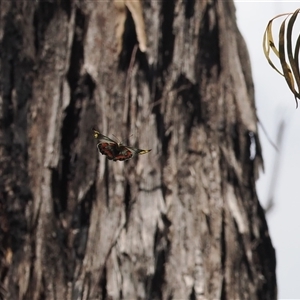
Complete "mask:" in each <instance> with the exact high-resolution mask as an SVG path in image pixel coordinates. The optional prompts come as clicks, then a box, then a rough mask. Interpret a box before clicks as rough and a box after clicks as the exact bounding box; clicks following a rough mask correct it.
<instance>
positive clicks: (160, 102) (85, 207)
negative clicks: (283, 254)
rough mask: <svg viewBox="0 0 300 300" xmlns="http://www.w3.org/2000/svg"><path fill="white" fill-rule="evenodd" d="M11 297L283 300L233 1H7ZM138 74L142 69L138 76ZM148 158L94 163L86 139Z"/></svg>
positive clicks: (2, 134)
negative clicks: (137, 5) (119, 22)
mask: <svg viewBox="0 0 300 300" xmlns="http://www.w3.org/2000/svg"><path fill="white" fill-rule="evenodd" d="M0 5H1V6H0V11H1V17H0V22H1V24H0V30H1V32H0V45H1V54H0V55H1V60H0V61H1V62H0V63H1V65H0V68H1V75H0V79H1V86H0V88H1V90H0V95H1V98H0V101H1V103H0V107H1V110H0V124H1V128H0V141H1V145H0V153H1V154H0V155H1V156H0V174H1V182H0V197H1V199H0V210H1V212H0V230H1V231H0V242H1V257H2V258H1V268H0V271H1V273H0V274H1V282H2V284H3V287H4V288H5V290H6V293H5V297H6V298H7V299H34V300H37V299H47V300H48V299H275V298H276V277H275V266H276V261H275V251H274V248H273V247H272V244H271V240H270V237H269V234H268V227H267V224H266V221H265V216H264V212H263V210H262V208H261V206H260V204H259V201H258V198H257V195H256V190H255V180H256V178H257V171H258V168H259V166H261V164H262V159H261V150H260V144H259V139H258V132H257V118H256V112H255V104H254V93H253V84H252V79H251V70H250V64H249V58H248V54H247V50H246V46H245V44H244V41H243V39H242V37H241V35H240V33H239V31H238V29H237V26H236V21H235V10H234V6H233V2H232V1H193V0H188V1H143V2H142V7H143V14H144V20H145V28H146V34H147V40H148V43H147V46H148V47H147V52H146V53H142V52H140V51H139V50H138V51H137V53H136V55H132V53H133V52H134V47H135V45H136V44H137V39H136V35H135V26H134V22H133V20H132V17H131V15H130V13H129V11H127V19H126V24H125V32H124V34H123V41H122V51H121V53H120V54H118V41H117V40H116V38H115V18H116V9H115V7H114V5H113V3H112V2H110V1H83V0H82V1H79V0H78V1H11V2H9V1H4V0H1V1H0ZM130 61H132V62H133V65H132V68H131V67H130ZM93 126H96V127H97V128H98V129H99V130H100V132H102V133H103V134H105V135H108V136H110V137H113V136H112V135H115V136H117V137H118V138H119V139H120V140H122V141H123V142H124V143H127V144H129V145H131V146H137V147H139V148H143V149H148V148H149V149H150V148H152V151H151V152H150V153H149V154H146V155H143V156H140V157H138V158H137V159H132V160H130V161H128V162H112V161H107V160H106V159H105V157H104V156H102V155H99V153H98V152H97V149H96V141H95V140H94V138H93V135H92V131H91V128H92V127H93Z"/></svg>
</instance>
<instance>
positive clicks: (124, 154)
mask: <svg viewBox="0 0 300 300" xmlns="http://www.w3.org/2000/svg"><path fill="white" fill-rule="evenodd" d="M93 132H94V138H95V139H97V140H98V144H97V148H98V150H99V152H100V153H101V154H103V155H106V156H107V158H108V159H109V160H113V161H117V160H121V161H123V160H128V159H131V158H132V157H134V156H137V155H141V154H146V153H148V152H150V151H151V150H152V149H150V150H142V149H137V148H133V147H129V146H125V145H123V144H122V143H117V142H115V141H114V140H112V139H110V138H109V137H107V136H105V135H103V134H101V133H100V132H99V131H98V130H96V129H94V128H93Z"/></svg>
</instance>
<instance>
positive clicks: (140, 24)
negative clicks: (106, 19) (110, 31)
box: [114, 0, 147, 53]
mask: <svg viewBox="0 0 300 300" xmlns="http://www.w3.org/2000/svg"><path fill="white" fill-rule="evenodd" d="M114 4H115V7H116V9H117V12H118V15H117V19H116V24H117V25H116V26H117V28H116V38H117V44H118V53H120V52H121V51H122V36H123V33H124V26H125V21H126V17H127V14H126V7H127V8H128V10H129V11H130V13H131V15H132V19H133V21H134V25H135V31H136V36H137V40H138V42H139V48H140V50H141V51H142V52H146V50H147V36H146V30H145V22H144V17H143V10H142V5H141V1H140V0H114Z"/></svg>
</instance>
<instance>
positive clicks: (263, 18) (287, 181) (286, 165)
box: [235, 0, 300, 299]
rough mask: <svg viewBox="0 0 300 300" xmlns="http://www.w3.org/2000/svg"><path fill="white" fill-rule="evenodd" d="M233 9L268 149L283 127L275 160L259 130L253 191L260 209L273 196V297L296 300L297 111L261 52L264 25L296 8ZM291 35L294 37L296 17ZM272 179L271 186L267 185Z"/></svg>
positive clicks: (254, 4)
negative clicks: (260, 168)
mask: <svg viewBox="0 0 300 300" xmlns="http://www.w3.org/2000/svg"><path fill="white" fill-rule="evenodd" d="M235 5H236V10H237V21H238V26H239V29H240V31H241V32H242V35H243V36H244V38H245V40H246V43H247V46H248V50H249V53H250V59H251V65H252V75H253V80H254V85H255V97H256V107H257V113H258V117H259V120H260V122H261V123H262V124H263V126H264V127H265V129H266V131H267V133H268V136H269V138H270V139H271V140H272V141H273V142H274V143H276V139H277V132H278V127H279V125H280V123H281V122H282V121H283V122H284V124H285V130H284V135H283V140H282V148H281V149H280V155H278V153H276V150H275V149H274V147H273V146H272V144H271V143H270V141H268V138H267V136H266V134H265V133H264V132H263V130H262V127H261V126H259V133H260V140H261V144H262V148H263V157H264V165H265V171H264V173H263V172H261V174H260V178H259V180H258V181H257V190H258V195H259V199H260V201H261V203H262V205H263V207H266V205H267V203H268V198H269V195H270V193H271V194H272V192H273V196H274V198H273V200H274V206H273V208H272V209H271V210H270V211H269V212H268V213H267V221H268V225H269V229H270V232H271V238H272V241H273V245H274V247H275V249H276V256H277V281H278V282H277V283H278V297H279V299H300V284H299V278H300V108H298V109H296V105H295V100H294V96H293V94H292V93H291V92H290V90H289V89H288V86H287V84H286V81H285V79H284V78H283V77H282V76H280V75H279V74H278V73H277V72H275V70H274V69H272V68H271V67H270V66H269V64H268V63H267V61H266V59H265V57H264V53H263V49H262V38H263V33H264V30H265V28H266V26H267V23H268V21H269V20H270V19H272V18H273V17H275V16H276V15H278V14H282V13H286V12H293V11H295V10H296V9H297V8H300V2H299V1H295V2H292V1H282V2H276V1H264V2H261V1H241V0H240V1H235ZM282 21H283V18H281V19H280V20H279V21H277V22H276V23H275V25H276V24H277V27H276V26H275V27H274V28H277V32H279V29H278V28H279V25H280V23H281V22H282ZM294 30H295V32H297V35H298V34H299V33H300V15H299V20H298V21H297V23H296V24H295V29H294ZM275 32H276V30H275ZM277 66H279V64H277ZM276 165H277V167H276ZM275 175H276V176H275ZM274 178H275V179H277V180H276V181H274V182H275V184H274V185H272V184H271V182H272V179H273V180H274Z"/></svg>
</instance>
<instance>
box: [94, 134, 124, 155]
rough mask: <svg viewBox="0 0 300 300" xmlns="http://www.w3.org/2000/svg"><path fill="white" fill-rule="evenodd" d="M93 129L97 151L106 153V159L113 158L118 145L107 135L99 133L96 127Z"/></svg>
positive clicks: (116, 152)
mask: <svg viewBox="0 0 300 300" xmlns="http://www.w3.org/2000/svg"><path fill="white" fill-rule="evenodd" d="M93 131H94V138H95V139H97V140H98V144H97V148H98V150H99V152H100V153H101V154H103V155H106V156H107V158H108V159H110V160H115V159H114V158H115V156H116V155H117V154H118V152H119V150H118V148H119V145H118V143H117V142H115V141H114V140H112V139H110V138H109V137H107V136H105V135H103V134H101V133H100V132H99V131H97V130H96V129H93Z"/></svg>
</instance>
